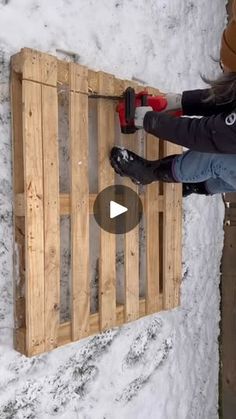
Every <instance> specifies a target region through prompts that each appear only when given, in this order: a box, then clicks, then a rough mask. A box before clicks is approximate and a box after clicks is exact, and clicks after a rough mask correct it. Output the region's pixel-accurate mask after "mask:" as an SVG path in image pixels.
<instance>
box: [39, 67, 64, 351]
mask: <svg viewBox="0 0 236 419" xmlns="http://www.w3.org/2000/svg"><path fill="white" fill-rule="evenodd" d="M52 68H53V70H54V73H51V75H50V77H51V80H52V78H53V81H54V83H55V84H56V81H57V71H56V59H55V63H54V66H52ZM42 128H43V180H44V184H43V188H44V264H45V267H44V269H45V284H44V293H45V301H44V304H45V307H44V310H45V350H46V351H49V350H51V349H53V348H55V347H57V336H58V327H59V304H60V202H59V157H58V104H57V89H56V87H51V86H45V85H43V86H42Z"/></svg>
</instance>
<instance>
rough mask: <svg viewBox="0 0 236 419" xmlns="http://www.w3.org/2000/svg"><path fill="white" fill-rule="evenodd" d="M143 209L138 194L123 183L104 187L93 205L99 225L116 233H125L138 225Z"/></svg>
mask: <svg viewBox="0 0 236 419" xmlns="http://www.w3.org/2000/svg"><path fill="white" fill-rule="evenodd" d="M142 211H143V208H142V201H141V199H140V197H139V196H138V194H137V193H136V192H134V191H133V189H131V188H129V187H127V186H123V185H114V186H108V187H107V188H105V189H103V190H102V191H101V192H100V193H99V194H98V195H97V197H96V199H95V202H94V206H93V213H94V217H95V220H96V222H97V223H98V225H99V226H100V227H101V228H102V229H103V230H105V231H108V232H109V233H114V234H124V233H127V232H128V231H130V230H132V229H133V228H134V227H136V225H137V224H138V223H139V222H140V220H141V218H142Z"/></svg>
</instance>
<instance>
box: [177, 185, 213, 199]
mask: <svg viewBox="0 0 236 419" xmlns="http://www.w3.org/2000/svg"><path fill="white" fill-rule="evenodd" d="M192 193H197V194H201V195H210V193H209V192H208V191H207V189H206V185H205V182H199V183H183V193H182V194H183V197H186V196H189V195H191V194H192Z"/></svg>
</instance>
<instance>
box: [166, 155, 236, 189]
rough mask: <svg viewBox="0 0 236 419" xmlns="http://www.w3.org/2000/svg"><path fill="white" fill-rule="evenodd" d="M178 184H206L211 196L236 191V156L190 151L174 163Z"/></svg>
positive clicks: (173, 168)
mask: <svg viewBox="0 0 236 419" xmlns="http://www.w3.org/2000/svg"><path fill="white" fill-rule="evenodd" d="M172 172H173V176H174V178H175V179H176V181H178V182H182V183H198V182H204V181H205V185H206V188H207V190H208V192H209V193H210V194H215V193H223V192H235V191H236V154H221V153H219V154H218V153H200V152H198V151H191V150H188V151H186V152H184V153H183V154H180V155H179V156H178V157H176V158H175V159H174V161H173V165H172Z"/></svg>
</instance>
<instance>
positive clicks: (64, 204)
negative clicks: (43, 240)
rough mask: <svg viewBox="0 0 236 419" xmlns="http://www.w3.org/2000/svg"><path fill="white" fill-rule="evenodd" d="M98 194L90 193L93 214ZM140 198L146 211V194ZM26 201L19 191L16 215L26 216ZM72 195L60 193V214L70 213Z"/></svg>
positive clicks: (161, 201)
mask: <svg viewBox="0 0 236 419" xmlns="http://www.w3.org/2000/svg"><path fill="white" fill-rule="evenodd" d="M96 197H97V195H96V194H90V195H89V213H90V214H93V206H94V201H95V199H96ZM140 199H141V201H142V204H143V208H144V211H145V197H144V194H141V195H140ZM24 210H25V202H24V194H23V193H19V194H16V196H15V215H16V216H18V217H24V215H25V213H24ZM158 210H159V211H160V212H162V211H163V196H160V197H159V207H158ZM70 211H71V209H70V195H69V194H60V215H70Z"/></svg>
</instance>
